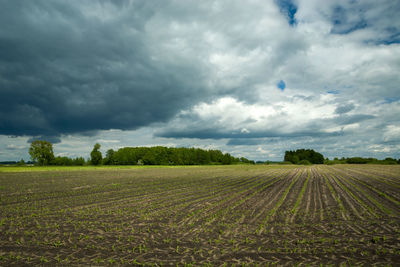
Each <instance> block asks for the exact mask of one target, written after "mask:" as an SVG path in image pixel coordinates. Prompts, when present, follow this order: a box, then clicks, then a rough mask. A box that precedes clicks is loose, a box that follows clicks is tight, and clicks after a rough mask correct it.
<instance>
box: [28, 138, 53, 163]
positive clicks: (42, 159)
mask: <svg viewBox="0 0 400 267" xmlns="http://www.w3.org/2000/svg"><path fill="white" fill-rule="evenodd" d="M29 155H31V158H32V160H33V161H37V162H38V164H39V165H41V166H43V165H49V164H50V163H51V162H52V161H53V160H54V152H53V145H52V144H51V143H50V142H48V141H44V140H36V141H33V142H32V143H31V146H30V148H29Z"/></svg>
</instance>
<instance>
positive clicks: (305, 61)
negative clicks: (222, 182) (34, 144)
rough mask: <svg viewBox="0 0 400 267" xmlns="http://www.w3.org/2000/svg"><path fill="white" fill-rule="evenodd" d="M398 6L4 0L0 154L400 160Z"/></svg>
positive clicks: (283, 0)
mask: <svg viewBox="0 0 400 267" xmlns="http://www.w3.org/2000/svg"><path fill="white" fill-rule="evenodd" d="M399 13H400V2H399V1H393V0H380V1H376V0H359V1H357V0H352V1H350V0H336V1H324V3H323V4H321V1H318V0H249V1H214V0H212V1H211V0H210V1H205V0H202V1H197V0H193V1H190V0H174V1H152V0H134V1H123V0H118V1H117V0H113V1H111V0H110V1H107V0H97V1H94V0H93V1H82V0H79V1H78V0H69V1H65V0H35V1H29V0H15V1H6V0H4V1H0V25H1V27H0V161H1V160H19V159H21V158H24V159H25V160H28V159H29V155H28V148H29V142H30V141H32V140H35V139H44V140H49V141H51V142H52V143H53V144H54V151H55V154H56V155H63V156H70V157H75V156H83V157H85V158H87V157H88V156H89V153H90V150H91V149H92V147H93V145H94V143H96V142H99V143H100V144H101V145H102V149H101V150H102V151H103V152H105V151H106V150H107V149H109V148H114V149H118V148H120V147H125V146H151V145H164V146H171V147H181V146H184V147H193V146H194V147H200V148H205V149H209V148H212V149H220V150H222V151H224V152H229V153H231V154H232V155H234V156H244V157H248V158H250V159H254V160H281V159H282V158H283V154H284V151H285V150H289V149H297V148H313V149H315V150H317V151H319V152H321V153H322V154H324V156H326V157H336V156H337V157H342V156H344V157H348V156H368V157H369V156H371V157H377V158H385V157H389V156H390V157H396V158H399V157H400V116H399V114H400V19H399V16H398V14H399Z"/></svg>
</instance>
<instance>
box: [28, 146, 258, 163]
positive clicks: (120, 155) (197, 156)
mask: <svg viewBox="0 0 400 267" xmlns="http://www.w3.org/2000/svg"><path fill="white" fill-rule="evenodd" d="M100 148H101V145H100V144H98V143H96V144H95V145H94V147H93V150H92V151H91V152H90V158H89V159H88V160H87V161H85V159H84V158H82V157H78V158H74V159H72V158H68V157H60V156H58V157H54V152H53V146H52V144H51V143H50V142H47V141H34V142H32V143H31V146H30V149H29V154H30V155H31V158H32V160H33V161H36V162H37V164H38V165H61V166H63V165H64V166H71V165H210V164H221V165H229V164H237V163H250V164H254V161H252V160H248V159H246V158H244V157H241V158H236V157H233V156H231V155H230V154H229V153H222V152H221V151H220V150H204V149H200V148H183V147H180V148H171V147H163V146H155V147H124V148H120V149H118V150H116V151H115V150H113V149H109V150H107V152H106V154H105V157H103V155H102V153H101V151H100Z"/></svg>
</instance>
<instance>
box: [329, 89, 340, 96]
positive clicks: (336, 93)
mask: <svg viewBox="0 0 400 267" xmlns="http://www.w3.org/2000/svg"><path fill="white" fill-rule="evenodd" d="M327 93H328V94H331V95H338V94H340V91H339V90H329V91H328V92H327Z"/></svg>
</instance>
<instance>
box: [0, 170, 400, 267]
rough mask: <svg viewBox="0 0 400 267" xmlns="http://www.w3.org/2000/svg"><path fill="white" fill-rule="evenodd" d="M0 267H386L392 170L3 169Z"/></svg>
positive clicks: (395, 213)
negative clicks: (373, 266)
mask: <svg viewBox="0 0 400 267" xmlns="http://www.w3.org/2000/svg"><path fill="white" fill-rule="evenodd" d="M0 200H1V202H0V205H1V206H0V232H1V235H0V265H2V266H4V265H23V264H29V265H34V264H45V265H46V264H47V265H55V264H64V265H128V264H144V265H146V266H151V265H154V266H157V265H158V266H160V265H175V266H176V264H179V265H181V266H184V265H185V264H186V265H189V266H190V264H192V265H194V266H197V265H207V264H210V265H218V266H221V265H224V264H227V265H229V266H231V265H232V264H234V265H237V266H254V265H256V264H258V263H260V264H261V263H262V265H263V266H265V264H266V263H267V264H269V265H273V264H277V265H285V264H287V265H293V264H311V265H316V264H318V265H319V263H323V264H334V265H346V266H348V265H371V264H377V265H395V263H398V262H400V166H382V165H332V166H325V165H313V166H297V165H269V166H251V165H235V166H202V167H200V166H191V167H134V168H119V167H110V168H102V167H99V168H88V167H87V168H78V167H76V168H53V169H51V168H50V169H46V168H42V169H41V168H1V169H0Z"/></svg>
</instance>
